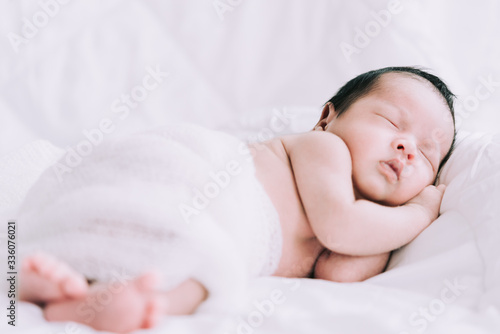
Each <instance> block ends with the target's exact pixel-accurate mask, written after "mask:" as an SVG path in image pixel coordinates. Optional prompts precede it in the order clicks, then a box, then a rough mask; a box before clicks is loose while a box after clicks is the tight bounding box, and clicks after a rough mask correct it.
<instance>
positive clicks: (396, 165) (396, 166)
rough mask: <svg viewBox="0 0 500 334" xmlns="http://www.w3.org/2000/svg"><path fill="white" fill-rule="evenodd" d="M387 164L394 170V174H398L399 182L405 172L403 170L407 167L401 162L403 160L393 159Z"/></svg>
mask: <svg viewBox="0 0 500 334" xmlns="http://www.w3.org/2000/svg"><path fill="white" fill-rule="evenodd" d="M385 163H386V164H387V165H388V166H389V167H391V168H392V170H393V171H394V173H396V175H397V177H398V180H399V177H400V176H401V173H402V172H403V169H404V167H405V166H404V164H403V162H401V160H399V159H392V160H389V161H386V162H385Z"/></svg>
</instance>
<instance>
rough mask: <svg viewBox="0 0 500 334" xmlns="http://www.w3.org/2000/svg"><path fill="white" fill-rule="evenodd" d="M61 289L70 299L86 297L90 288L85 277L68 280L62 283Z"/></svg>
mask: <svg viewBox="0 0 500 334" xmlns="http://www.w3.org/2000/svg"><path fill="white" fill-rule="evenodd" d="M61 287H62V289H63V291H64V294H65V295H66V296H68V297H81V296H84V295H85V294H86V293H87V291H88V288H89V286H88V284H87V281H86V280H85V279H84V278H83V277H72V278H68V279H66V280H65V281H64V282H63V283H62V285H61Z"/></svg>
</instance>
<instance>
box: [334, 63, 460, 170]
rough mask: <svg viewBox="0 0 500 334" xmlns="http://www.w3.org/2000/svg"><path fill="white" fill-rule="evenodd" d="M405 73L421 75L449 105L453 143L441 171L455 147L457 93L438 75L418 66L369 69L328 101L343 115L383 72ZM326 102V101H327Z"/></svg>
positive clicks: (366, 92) (373, 85)
mask: <svg viewBox="0 0 500 334" xmlns="http://www.w3.org/2000/svg"><path fill="white" fill-rule="evenodd" d="M394 72H396V73H398V72H399V73H404V74H408V75H410V76H414V77H420V78H423V79H425V80H426V81H428V82H430V83H431V84H432V85H433V86H434V88H435V89H436V91H437V92H439V93H440V94H441V96H442V97H443V99H444V101H445V102H446V104H447V105H448V108H449V109H450V113H451V117H452V119H453V129H454V130H453V131H454V133H453V141H452V143H451V147H450V150H449V151H448V152H447V153H446V155H445V156H444V158H443V160H442V161H441V163H440V164H439V168H438V175H439V171H440V170H441V168H442V167H443V165H444V164H445V163H446V161H448V159H449V158H450V156H451V153H452V152H453V149H454V148H455V137H456V129H455V109H454V108H453V101H454V99H455V95H454V94H453V93H452V92H451V91H450V90H449V88H448V86H446V84H445V83H444V82H443V81H442V80H441V79H440V78H438V77H437V76H435V75H433V74H430V73H428V72H426V71H424V70H421V69H419V68H416V67H385V68H381V69H378V70H373V71H369V72H366V73H363V74H360V75H358V76H357V77H355V78H354V79H351V80H349V81H348V82H347V83H346V84H345V85H344V86H342V87H341V88H340V89H339V90H338V91H337V93H336V94H335V95H334V96H333V97H332V98H331V99H330V100H328V101H327V103H328V102H331V103H332V104H333V106H334V107H335V111H336V112H337V117H339V116H340V115H342V114H343V113H344V112H345V111H346V110H347V109H348V108H349V107H350V106H351V105H352V104H353V103H354V102H356V101H357V100H358V99H360V98H362V97H363V96H365V95H367V94H368V93H370V92H371V91H372V89H373V88H374V87H375V85H376V83H377V82H378V80H379V79H380V77H381V76H382V75H383V74H386V73H394ZM325 104H326V103H325Z"/></svg>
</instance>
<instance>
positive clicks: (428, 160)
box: [418, 148, 436, 171]
mask: <svg viewBox="0 0 500 334" xmlns="http://www.w3.org/2000/svg"><path fill="white" fill-rule="evenodd" d="M418 150H419V151H420V153H421V154H422V155H423V156H424V158H425V160H427V162H428V163H429V165H431V167H432V170H433V171H436V168H435V167H434V164H433V163H432V161H431V159H430V158H429V156H428V155H427V154H425V152H424V151H423V150H422V149H421V148H419V149H418Z"/></svg>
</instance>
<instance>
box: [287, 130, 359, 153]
mask: <svg viewBox="0 0 500 334" xmlns="http://www.w3.org/2000/svg"><path fill="white" fill-rule="evenodd" d="M282 141H283V145H284V146H285V148H286V150H287V152H288V153H289V154H293V153H298V152H299V151H302V152H304V151H306V152H308V155H320V156H323V157H325V158H327V159H328V158H331V159H334V160H338V159H349V160H350V158H351V155H350V153H349V149H348V147H347V145H346V144H345V142H344V141H343V140H342V139H341V138H340V137H339V136H337V135H335V134H333V133H331V132H325V131H309V132H304V133H299V134H294V135H290V136H286V137H283V138H282Z"/></svg>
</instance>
